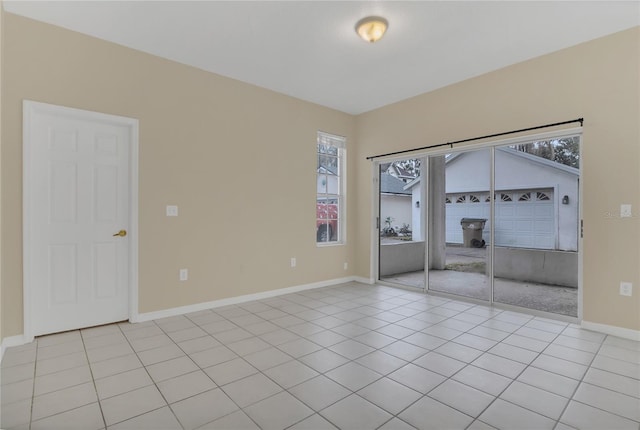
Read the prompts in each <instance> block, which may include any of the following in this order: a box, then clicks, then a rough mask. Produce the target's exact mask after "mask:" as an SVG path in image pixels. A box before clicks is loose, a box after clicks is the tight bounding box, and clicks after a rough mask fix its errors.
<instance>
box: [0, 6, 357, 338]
mask: <svg viewBox="0 0 640 430" xmlns="http://www.w3.org/2000/svg"><path fill="white" fill-rule="evenodd" d="M5 18H6V19H5V34H6V40H5V42H6V43H5V60H6V63H5V69H4V71H5V74H4V76H3V79H4V84H5V87H4V89H5V92H4V94H3V99H2V108H3V117H2V125H3V126H4V127H3V129H2V141H3V147H2V208H3V212H2V216H3V224H2V232H1V234H2V243H3V247H4V249H5V250H6V249H10V250H11V252H9V253H4V254H3V264H4V268H5V270H4V271H3V272H2V293H3V299H4V300H3V303H2V304H3V309H2V310H3V315H4V325H3V329H2V330H3V334H4V336H12V335H18V334H21V333H22V325H23V324H22V272H21V271H22V259H21V250H22V245H21V244H22V230H21V216H22V212H21V206H22V200H21V186H22V180H21V174H22V173H21V165H22V156H21V151H22V144H21V142H22V132H21V127H22V100H23V99H30V100H36V101H40V102H46V103H53V104H58V105H63V106H70V107H75V108H80V109H86V110H93V111H98V112H105V113H110V114H116V115H122V116H129V117H133V118H137V119H139V121H140V164H139V168H140V175H139V181H140V191H139V194H140V209H139V210H140V216H139V223H140V232H139V233H140V234H139V236H140V253H139V260H140V274H139V288H140V295H139V303H140V305H139V310H140V312H150V311H157V310H162V309H166V308H171V307H177V306H182V305H188V304H194V303H199V302H206V301H211V300H216V299H222V298H226V297H233V296H238V295H243V294H250V293H257V292H262V291H266V290H273V289H278V288H284V287H290V286H296V285H302V284H307V283H313V282H318V281H323V280H327V279H335V278H341V277H345V276H349V275H352V274H353V271H352V270H348V271H345V270H344V269H343V263H344V262H349V263H350V266H351V267H353V266H354V264H352V262H353V259H354V253H353V250H354V249H355V248H354V246H353V243H354V242H355V241H354V236H350V237H349V242H348V243H349V245H347V246H336V247H327V248H318V247H316V243H315V196H314V193H315V187H316V178H315V167H316V158H315V139H316V132H317V131H318V130H323V131H327V132H330V133H334V134H339V135H343V136H346V137H347V139H348V140H347V145H348V147H349V146H353V145H354V144H355V135H354V127H355V119H354V117H352V116H350V115H347V114H344V113H340V112H337V111H334V110H330V109H327V108H323V107H320V106H317V105H313V104H311V103H306V102H303V101H300V100H297V99H293V98H291V97H287V96H284V95H281V94H277V93H274V92H271V91H267V90H264V89H260V88H257V87H255V86H251V85H247V84H244V83H241V82H238V81H234V80H231V79H227V78H223V77H220V76H217V75H214V74H211V73H207V72H204V71H201V70H198V69H195V68H191V67H187V66H184V65H180V64H177V63H174V62H170V61H167V60H163V59H160V58H158V57H154V56H151V55H147V54H143V53H141V52H138V51H134V50H131V49H127V48H124V47H121V46H118V45H114V44H111V43H107V42H104V41H100V40H97V39H94V38H91V37H87V36H83V35H81V34H78V33H74V32H70V31H67V30H64V29H61V28H57V27H53V26H50V25H46V24H43V23H39V22H36V21H32V20H29V19H25V18H22V17H18V16H15V15H12V14H8V13H7V14H6V16H5ZM349 160H350V166H349V167H350V168H351V169H353V168H354V166H355V157H350V158H349ZM354 190H355V181H354V182H353V183H351V184H349V191H350V192H353V191H354ZM167 204H176V205H178V206H179V213H180V216H179V217H178V218H167V217H166V216H165V205H167ZM348 209H349V210H351V209H352V208H351V205H350V206H349V208H348ZM354 212H355V211H354ZM350 220H351V226H353V227H354V226H355V222H354V221H355V217H351V218H350ZM354 228H355V227H354ZM348 234H349V233H348ZM291 257H296V258H297V263H298V264H297V267H296V268H295V269H291V268H290V258H291ZM180 268H188V269H189V281H187V282H179V281H178V270H179V269H180Z"/></svg>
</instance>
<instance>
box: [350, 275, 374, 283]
mask: <svg viewBox="0 0 640 430" xmlns="http://www.w3.org/2000/svg"><path fill="white" fill-rule="evenodd" d="M353 281H354V282H360V283H361V284H367V285H373V284H375V283H376V281H375V279H373V278H365V277H364V276H354V277H353Z"/></svg>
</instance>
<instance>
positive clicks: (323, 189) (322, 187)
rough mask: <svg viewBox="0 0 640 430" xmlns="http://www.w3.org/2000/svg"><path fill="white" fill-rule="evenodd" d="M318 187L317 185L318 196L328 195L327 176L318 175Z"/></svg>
mask: <svg viewBox="0 0 640 430" xmlns="http://www.w3.org/2000/svg"><path fill="white" fill-rule="evenodd" d="M317 182H318V185H317V193H318V194H326V193H327V182H328V181H327V175H318V180H317Z"/></svg>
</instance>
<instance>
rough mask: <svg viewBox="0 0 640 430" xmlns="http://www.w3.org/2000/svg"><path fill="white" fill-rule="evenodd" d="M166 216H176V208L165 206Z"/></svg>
mask: <svg viewBox="0 0 640 430" xmlns="http://www.w3.org/2000/svg"><path fill="white" fill-rule="evenodd" d="M167 216H178V206H167Z"/></svg>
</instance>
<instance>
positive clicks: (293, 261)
mask: <svg viewBox="0 0 640 430" xmlns="http://www.w3.org/2000/svg"><path fill="white" fill-rule="evenodd" d="M291 267H296V257H291Z"/></svg>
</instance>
